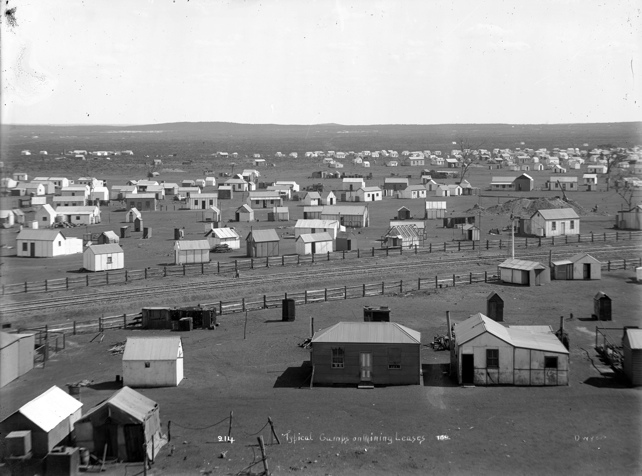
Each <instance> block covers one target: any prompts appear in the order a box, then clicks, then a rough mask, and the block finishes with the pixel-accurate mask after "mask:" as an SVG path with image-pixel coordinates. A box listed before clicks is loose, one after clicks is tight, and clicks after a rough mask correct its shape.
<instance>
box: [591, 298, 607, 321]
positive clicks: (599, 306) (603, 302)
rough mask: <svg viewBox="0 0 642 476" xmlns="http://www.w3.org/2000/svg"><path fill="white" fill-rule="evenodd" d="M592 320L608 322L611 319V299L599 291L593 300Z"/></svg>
mask: <svg viewBox="0 0 642 476" xmlns="http://www.w3.org/2000/svg"><path fill="white" fill-rule="evenodd" d="M593 319H597V320H599V321H610V320H612V319H611V298H610V297H608V296H607V295H606V294H605V293H603V292H602V291H600V292H599V293H597V294H596V295H595V297H594V298H593Z"/></svg>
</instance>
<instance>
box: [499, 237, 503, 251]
mask: <svg viewBox="0 0 642 476" xmlns="http://www.w3.org/2000/svg"><path fill="white" fill-rule="evenodd" d="M499 249H500V250H501V249H502V239H501V238H500V239H499Z"/></svg>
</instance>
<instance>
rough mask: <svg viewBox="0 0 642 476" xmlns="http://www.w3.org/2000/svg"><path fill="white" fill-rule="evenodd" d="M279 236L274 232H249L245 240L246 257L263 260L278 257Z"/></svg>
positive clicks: (272, 230)
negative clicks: (268, 257)
mask: <svg viewBox="0 0 642 476" xmlns="http://www.w3.org/2000/svg"><path fill="white" fill-rule="evenodd" d="M279 241H280V239H279V235H278V234H277V232H276V230H274V229H270V230H251V231H250V232H249V233H248V235H247V237H246V238H245V242H246V246H247V256H248V257H250V258H265V257H267V256H279Z"/></svg>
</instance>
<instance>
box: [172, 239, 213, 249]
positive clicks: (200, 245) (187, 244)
mask: <svg viewBox="0 0 642 476" xmlns="http://www.w3.org/2000/svg"><path fill="white" fill-rule="evenodd" d="M174 246H175V249H177V250H179V251H186V250H197V251H198V250H209V249H210V243H209V241H207V240H186V241H183V240H180V241H177V242H176V243H175V245H174Z"/></svg>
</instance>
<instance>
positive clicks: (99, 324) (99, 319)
mask: <svg viewBox="0 0 642 476" xmlns="http://www.w3.org/2000/svg"><path fill="white" fill-rule="evenodd" d="M98 331H99V332H102V331H103V318H102V317H99V318H98Z"/></svg>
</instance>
